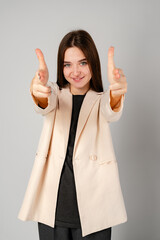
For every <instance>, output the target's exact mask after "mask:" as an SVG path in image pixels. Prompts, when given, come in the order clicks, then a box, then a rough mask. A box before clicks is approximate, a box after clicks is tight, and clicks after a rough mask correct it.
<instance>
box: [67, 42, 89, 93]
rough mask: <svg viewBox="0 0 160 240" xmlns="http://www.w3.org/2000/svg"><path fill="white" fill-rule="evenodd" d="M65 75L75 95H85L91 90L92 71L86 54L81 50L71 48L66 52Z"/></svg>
mask: <svg viewBox="0 0 160 240" xmlns="http://www.w3.org/2000/svg"><path fill="white" fill-rule="evenodd" d="M63 74H64V77H65V79H66V80H67V81H68V82H69V83H70V91H71V93H72V94H73V95H83V94H85V93H86V92H87V91H88V89H89V88H90V79H91V77H92V75H91V71H90V68H89V65H88V63H87V59H86V57H85V55H84V53H83V52H82V51H81V50H80V49H79V48H77V47H70V48H68V49H67V50H66V51H65V54H64V64H63Z"/></svg>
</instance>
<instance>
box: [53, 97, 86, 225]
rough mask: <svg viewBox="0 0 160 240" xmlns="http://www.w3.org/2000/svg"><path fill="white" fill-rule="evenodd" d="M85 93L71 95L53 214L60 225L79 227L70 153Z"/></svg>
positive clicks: (56, 223)
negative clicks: (68, 126) (68, 120)
mask: <svg viewBox="0 0 160 240" xmlns="http://www.w3.org/2000/svg"><path fill="white" fill-rule="evenodd" d="M85 95H86V94H84V95H72V118H71V125H70V132H69V138H68V146H67V151H66V157H65V161H64V165H63V168H62V172H61V178H60V183H59V191H58V196H57V207H56V216H55V225H57V226H62V227H71V228H74V227H75V228H79V227H81V224H80V218H79V211H78V205H77V196H76V188H75V181H74V172H73V165H72V154H73V147H74V141H75V135H76V129H77V123H78V117H79V112H80V108H81V105H82V102H83V99H84V97H85Z"/></svg>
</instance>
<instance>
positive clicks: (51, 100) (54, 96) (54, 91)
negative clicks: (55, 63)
mask: <svg viewBox="0 0 160 240" xmlns="http://www.w3.org/2000/svg"><path fill="white" fill-rule="evenodd" d="M47 86H50V87H51V95H50V96H49V97H48V106H47V107H46V108H42V107H40V106H39V104H38V102H37V101H36V100H35V98H34V96H33V94H31V96H32V99H33V102H34V110H35V111H36V112H37V113H39V114H41V115H43V116H45V115H46V114H48V113H49V112H51V111H52V110H54V109H55V108H56V105H57V101H58V91H59V86H58V85H57V83H55V82H50V81H48V83H47Z"/></svg>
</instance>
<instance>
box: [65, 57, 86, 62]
mask: <svg viewBox="0 0 160 240" xmlns="http://www.w3.org/2000/svg"><path fill="white" fill-rule="evenodd" d="M86 60H87V59H86V58H83V59H81V60H79V61H78V62H82V61H86ZM64 63H71V62H69V61H64Z"/></svg>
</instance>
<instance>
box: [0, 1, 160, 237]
mask: <svg viewBox="0 0 160 240" xmlns="http://www.w3.org/2000/svg"><path fill="white" fill-rule="evenodd" d="M159 9H160V2H159V1H158V0H157V1H156V0H152V1H149V0H148V1H147V0H146V1H145V0H134V1H133V0H132V1H131V0H130V1H129V0H121V1H119V0H103V1H93V0H87V1H86V0H81V1H76V0H74V1H69V0H68V1H66V0H57V1H54V0H52V1H49V0H45V1H41V0H37V1H22V0H19V1H18V0H14V1H11V0H10V1H9V0H5V1H2V0H1V1H0V27H1V28H0V35H1V37H0V41H1V44H0V59H1V63H0V66H1V72H0V73H1V81H0V82H1V94H0V98H1V99H0V103H1V124H0V133H1V134H0V138H1V140H0V144H1V161H0V162H1V174H0V185H1V186H0V187H1V188H0V189H1V200H0V201H1V202H0V213H1V217H0V239H3V240H9V239H16V240H21V239H23V240H27V239H35V240H36V239H37V240H38V230H37V223H35V222H22V221H20V220H19V219H17V215H18V212H19V209H20V206H21V204H22V200H23V197H24V193H25V190H26V187H27V183H28V180H29V177H30V173H31V169H32V166H33V162H34V156H35V151H36V148H37V145H38V141H39V137H40V133H41V128H42V124H43V117H42V116H40V115H38V114H37V113H35V112H34V109H33V102H32V99H31V96H30V92H29V86H30V82H31V80H32V78H33V76H34V74H35V72H36V70H37V69H38V60H37V58H36V54H35V48H40V49H41V50H42V51H43V53H44V55H45V59H46V62H47V65H48V68H49V72H50V79H49V80H50V81H56V70H57V66H56V61H57V50H58V45H59V43H60V40H61V39H62V37H63V36H64V35H65V34H66V33H67V32H68V31H71V30H73V29H78V28H82V29H85V30H87V31H88V32H89V33H90V34H91V36H92V37H93V39H94V41H95V43H96V46H97V49H98V52H99V55H100V59H101V66H102V76H103V83H104V89H107V88H108V86H109V83H108V80H107V52H108V48H109V47H110V46H111V45H112V46H114V47H115V63H116V66H117V67H120V68H122V69H123V71H124V74H125V75H126V77H127V81H128V92H127V94H126V98H125V106H124V112H123V115H122V117H121V119H120V120H119V121H118V122H115V123H111V124H110V128H111V132H112V138H113V144H114V148H115V152H116V157H117V160H118V163H119V173H120V180H121V186H122V191H123V195H124V200H125V204H126V209H127V213H128V222H127V223H125V224H121V225H118V226H115V227H113V231H112V239H113V240H116V239H117V240H144V239H145V240H151V239H152V240H158V239H160V236H159V226H160V225H159V224H160V207H159V204H158V203H160V188H159V183H160V177H159V176H160V173H159V171H160V164H159V155H160V150H159V149H160V146H159V142H160V134H159V133H160V131H159V124H158V123H159V122H160V114H159V107H160V106H159V100H160V99H159V88H160V84H159V79H160V78H159V75H160V74H159V65H160V46H159V44H160V27H159V24H160V14H159Z"/></svg>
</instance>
